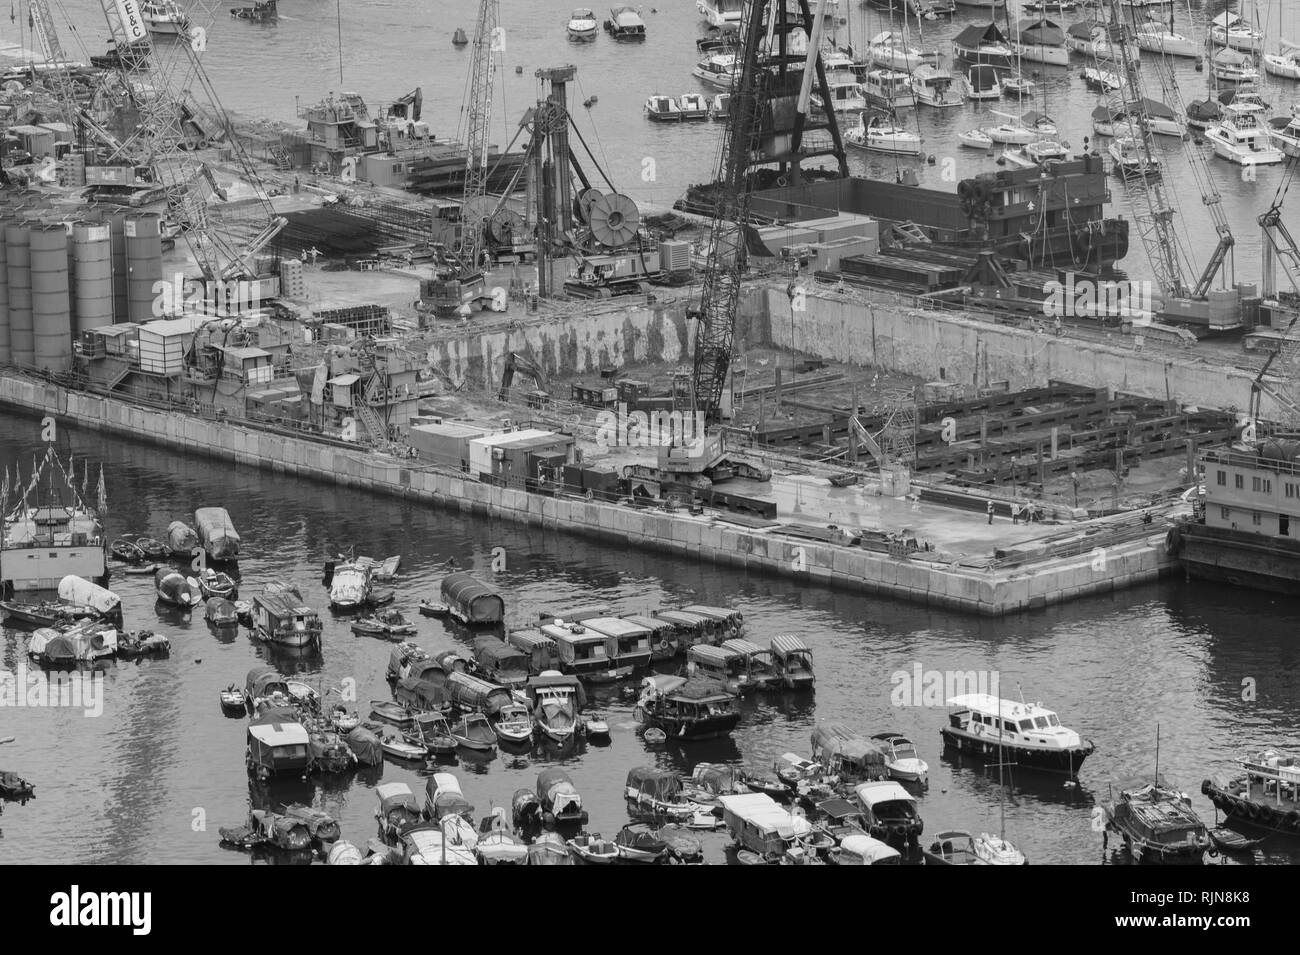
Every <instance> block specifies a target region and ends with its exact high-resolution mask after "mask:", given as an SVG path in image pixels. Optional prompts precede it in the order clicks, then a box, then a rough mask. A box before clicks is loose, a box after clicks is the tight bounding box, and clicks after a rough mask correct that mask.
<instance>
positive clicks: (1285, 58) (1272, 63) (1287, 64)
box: [1264, 40, 1300, 80]
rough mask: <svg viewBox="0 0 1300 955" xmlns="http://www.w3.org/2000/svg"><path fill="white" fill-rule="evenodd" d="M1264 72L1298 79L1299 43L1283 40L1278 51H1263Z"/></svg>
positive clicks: (1299, 63) (1299, 70)
mask: <svg viewBox="0 0 1300 955" xmlns="http://www.w3.org/2000/svg"><path fill="white" fill-rule="evenodd" d="M1264 72H1265V73H1267V74H1268V75H1269V76H1280V77H1282V78H1283V79H1286V80H1300V43H1292V42H1291V41H1290V40H1283V41H1282V44H1281V47H1280V49H1279V50H1278V52H1276V53H1265V54H1264Z"/></svg>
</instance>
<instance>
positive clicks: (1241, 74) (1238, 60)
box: [1210, 47, 1259, 83]
mask: <svg viewBox="0 0 1300 955" xmlns="http://www.w3.org/2000/svg"><path fill="white" fill-rule="evenodd" d="M1210 71H1211V72H1212V73H1213V74H1214V78H1215V79H1216V80H1218V81H1219V82H1221V83H1255V82H1258V81H1259V70H1257V69H1256V68H1255V61H1254V58H1253V57H1250V56H1247V55H1246V54H1245V53H1242V52H1241V51H1240V50H1234V49H1231V48H1226V47H1225V48H1224V49H1222V50H1220V51H1219V52H1218V53H1216V54H1214V56H1212V57H1211V58H1210Z"/></svg>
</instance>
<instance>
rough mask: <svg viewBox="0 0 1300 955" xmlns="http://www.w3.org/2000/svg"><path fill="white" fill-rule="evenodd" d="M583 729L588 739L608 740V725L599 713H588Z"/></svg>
mask: <svg viewBox="0 0 1300 955" xmlns="http://www.w3.org/2000/svg"><path fill="white" fill-rule="evenodd" d="M583 728H584V729H585V731H586V733H587V738H588V739H609V723H608V722H607V721H606V719H605V718H604V717H603V716H601V715H600V714H599V713H588V714H587V717H586V719H585V720H584V721H583Z"/></svg>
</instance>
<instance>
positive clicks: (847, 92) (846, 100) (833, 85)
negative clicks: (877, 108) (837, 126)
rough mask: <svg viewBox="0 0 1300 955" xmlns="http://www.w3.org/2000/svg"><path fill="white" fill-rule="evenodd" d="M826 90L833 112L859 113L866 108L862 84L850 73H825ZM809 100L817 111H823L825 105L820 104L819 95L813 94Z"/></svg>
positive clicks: (820, 97) (820, 98) (817, 93)
mask: <svg viewBox="0 0 1300 955" xmlns="http://www.w3.org/2000/svg"><path fill="white" fill-rule="evenodd" d="M826 88H827V89H828V90H830V94H831V110H832V111H833V112H836V113H860V112H862V111H863V110H864V109H866V108H867V105H868V104H867V97H866V96H865V95H864V94H863V92H862V84H861V83H859V82H858V80H857V77H855V76H854V75H853V74H852V73H849V72H847V71H836V72H834V73H827V74H826ZM811 98H812V101H813V103H814V105H816V107H817V108H818V109H820V110H822V111H825V109H826V104H825V103H823V102H822V96H821V93H819V92H814V93H813V94H812V97H811Z"/></svg>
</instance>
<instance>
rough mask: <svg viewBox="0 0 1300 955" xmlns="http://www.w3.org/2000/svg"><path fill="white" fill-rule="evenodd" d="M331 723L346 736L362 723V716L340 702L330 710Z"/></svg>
mask: <svg viewBox="0 0 1300 955" xmlns="http://www.w3.org/2000/svg"><path fill="white" fill-rule="evenodd" d="M330 725H331V726H333V727H334V728H335V729H336V730H338V731H339V732H340V733H342V734H344V735H345V736H346V735H347V734H348V733H351V732H352V731H353V730H354V729H356V728H357V727H358V726H360V725H361V716H360V715H359V714H357V713H354V712H353V711H352V710H350V709H348V708H347V707H346V706H344V705H343V704H342V703H338V704H336V705H335V706H334V708H333V709H331V710H330Z"/></svg>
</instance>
